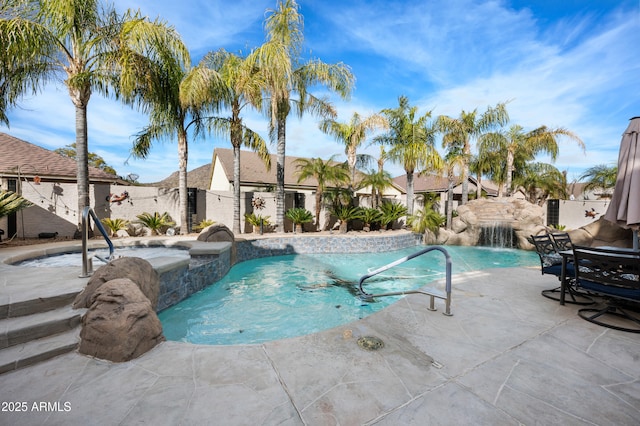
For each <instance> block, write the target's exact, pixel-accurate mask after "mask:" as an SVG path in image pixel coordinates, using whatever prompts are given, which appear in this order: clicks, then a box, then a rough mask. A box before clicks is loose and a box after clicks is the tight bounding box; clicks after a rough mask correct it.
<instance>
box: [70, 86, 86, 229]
mask: <svg viewBox="0 0 640 426" xmlns="http://www.w3.org/2000/svg"><path fill="white" fill-rule="evenodd" d="M72 100H73V103H74V104H75V106H76V163H77V166H78V220H80V218H81V217H82V211H83V210H84V208H85V207H87V206H90V205H91V204H90V203H91V201H90V198H89V142H88V136H87V103H86V102H82V101H76V100H75V99H73V98H72ZM87 100H88V98H87Z"/></svg>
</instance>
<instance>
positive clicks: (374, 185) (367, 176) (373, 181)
mask: <svg viewBox="0 0 640 426" xmlns="http://www.w3.org/2000/svg"><path fill="white" fill-rule="evenodd" d="M392 182H393V181H392V179H391V174H389V172H387V171H384V170H379V171H377V170H369V172H368V173H363V175H362V179H360V182H358V188H366V187H371V206H372V207H374V208H376V207H378V206H380V205H381V204H382V193H383V192H384V190H385V189H387V188H389V187H390V186H391V185H392Z"/></svg>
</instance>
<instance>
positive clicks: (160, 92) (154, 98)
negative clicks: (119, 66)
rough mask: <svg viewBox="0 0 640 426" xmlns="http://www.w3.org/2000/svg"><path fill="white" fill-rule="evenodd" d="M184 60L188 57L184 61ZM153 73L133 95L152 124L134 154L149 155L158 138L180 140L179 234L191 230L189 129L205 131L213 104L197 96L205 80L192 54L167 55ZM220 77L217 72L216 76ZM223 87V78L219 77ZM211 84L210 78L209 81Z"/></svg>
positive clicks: (198, 132)
mask: <svg viewBox="0 0 640 426" xmlns="http://www.w3.org/2000/svg"><path fill="white" fill-rule="evenodd" d="M182 59H185V60H182ZM153 65H154V66H153V68H152V72H150V73H149V76H148V77H146V78H145V79H144V80H142V81H140V82H139V83H138V85H137V90H136V91H135V92H134V93H132V96H137V97H138V101H137V102H138V103H139V104H140V105H142V108H143V110H144V111H146V112H148V114H149V124H147V126H146V127H145V128H144V129H142V130H141V131H140V132H139V133H138V134H137V135H136V137H135V139H134V142H133V147H132V148H131V154H132V155H133V156H134V157H138V158H146V157H148V155H149V153H150V151H151V147H152V144H153V142H154V141H155V140H163V139H169V140H177V142H178V199H179V210H180V234H183V235H185V234H187V233H188V232H189V229H188V223H189V217H188V205H187V163H188V160H189V144H188V139H189V132H190V131H191V132H192V133H193V136H194V137H198V136H200V135H202V134H204V132H205V130H206V128H205V127H204V126H205V118H206V117H205V113H206V112H208V111H210V110H211V108H212V107H211V105H210V104H208V103H206V102H204V101H203V100H201V102H200V103H195V102H193V99H194V98H196V97H195V96H194V95H193V94H192V92H194V91H198V90H200V86H199V85H198V84H197V81H204V80H205V79H204V78H203V77H202V76H201V74H202V73H203V70H202V69H199V68H192V67H191V63H190V60H189V57H188V56H186V57H184V58H180V57H175V56H171V55H165V56H163V57H161V58H159V59H158V60H157V61H156V62H155V63H154V64H153ZM216 76H217V75H216ZM216 81H218V82H219V86H222V84H221V83H220V79H219V78H218V79H216ZM207 83H208V84H211V82H210V81H207Z"/></svg>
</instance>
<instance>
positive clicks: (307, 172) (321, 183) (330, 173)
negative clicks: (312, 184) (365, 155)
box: [295, 156, 349, 230]
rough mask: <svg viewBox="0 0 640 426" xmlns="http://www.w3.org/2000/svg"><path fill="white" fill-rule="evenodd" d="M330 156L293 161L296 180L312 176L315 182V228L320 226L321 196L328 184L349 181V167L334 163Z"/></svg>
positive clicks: (300, 180) (299, 180)
mask: <svg viewBox="0 0 640 426" xmlns="http://www.w3.org/2000/svg"><path fill="white" fill-rule="evenodd" d="M334 157H335V156H332V157H331V158H329V159H328V160H327V161H324V160H323V159H322V158H312V159H307V158H298V159H297V160H296V161H295V164H296V168H297V170H296V174H297V175H298V182H302V181H303V180H305V179H308V178H314V179H315V180H316V182H317V184H316V200H315V201H316V230H317V229H318V228H319V226H320V210H321V208H322V197H323V194H324V192H325V191H326V189H327V187H328V186H329V185H330V184H334V186H340V184H343V183H347V182H348V181H349V169H348V167H347V165H346V164H345V163H336V162H335V161H334V160H333V159H334Z"/></svg>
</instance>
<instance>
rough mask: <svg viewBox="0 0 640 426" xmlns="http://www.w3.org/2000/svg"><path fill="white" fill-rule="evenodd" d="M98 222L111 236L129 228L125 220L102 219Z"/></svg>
mask: <svg viewBox="0 0 640 426" xmlns="http://www.w3.org/2000/svg"><path fill="white" fill-rule="evenodd" d="M100 222H102V224H103V225H104V226H106V227H107V229H109V232H110V233H111V235H112V236H113V235H116V233H117V232H118V231H120V230H121V229H127V227H128V226H129V221H128V220H126V219H120V218H118V219H111V218H108V217H107V218H104V219H102V220H101V221H100Z"/></svg>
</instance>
